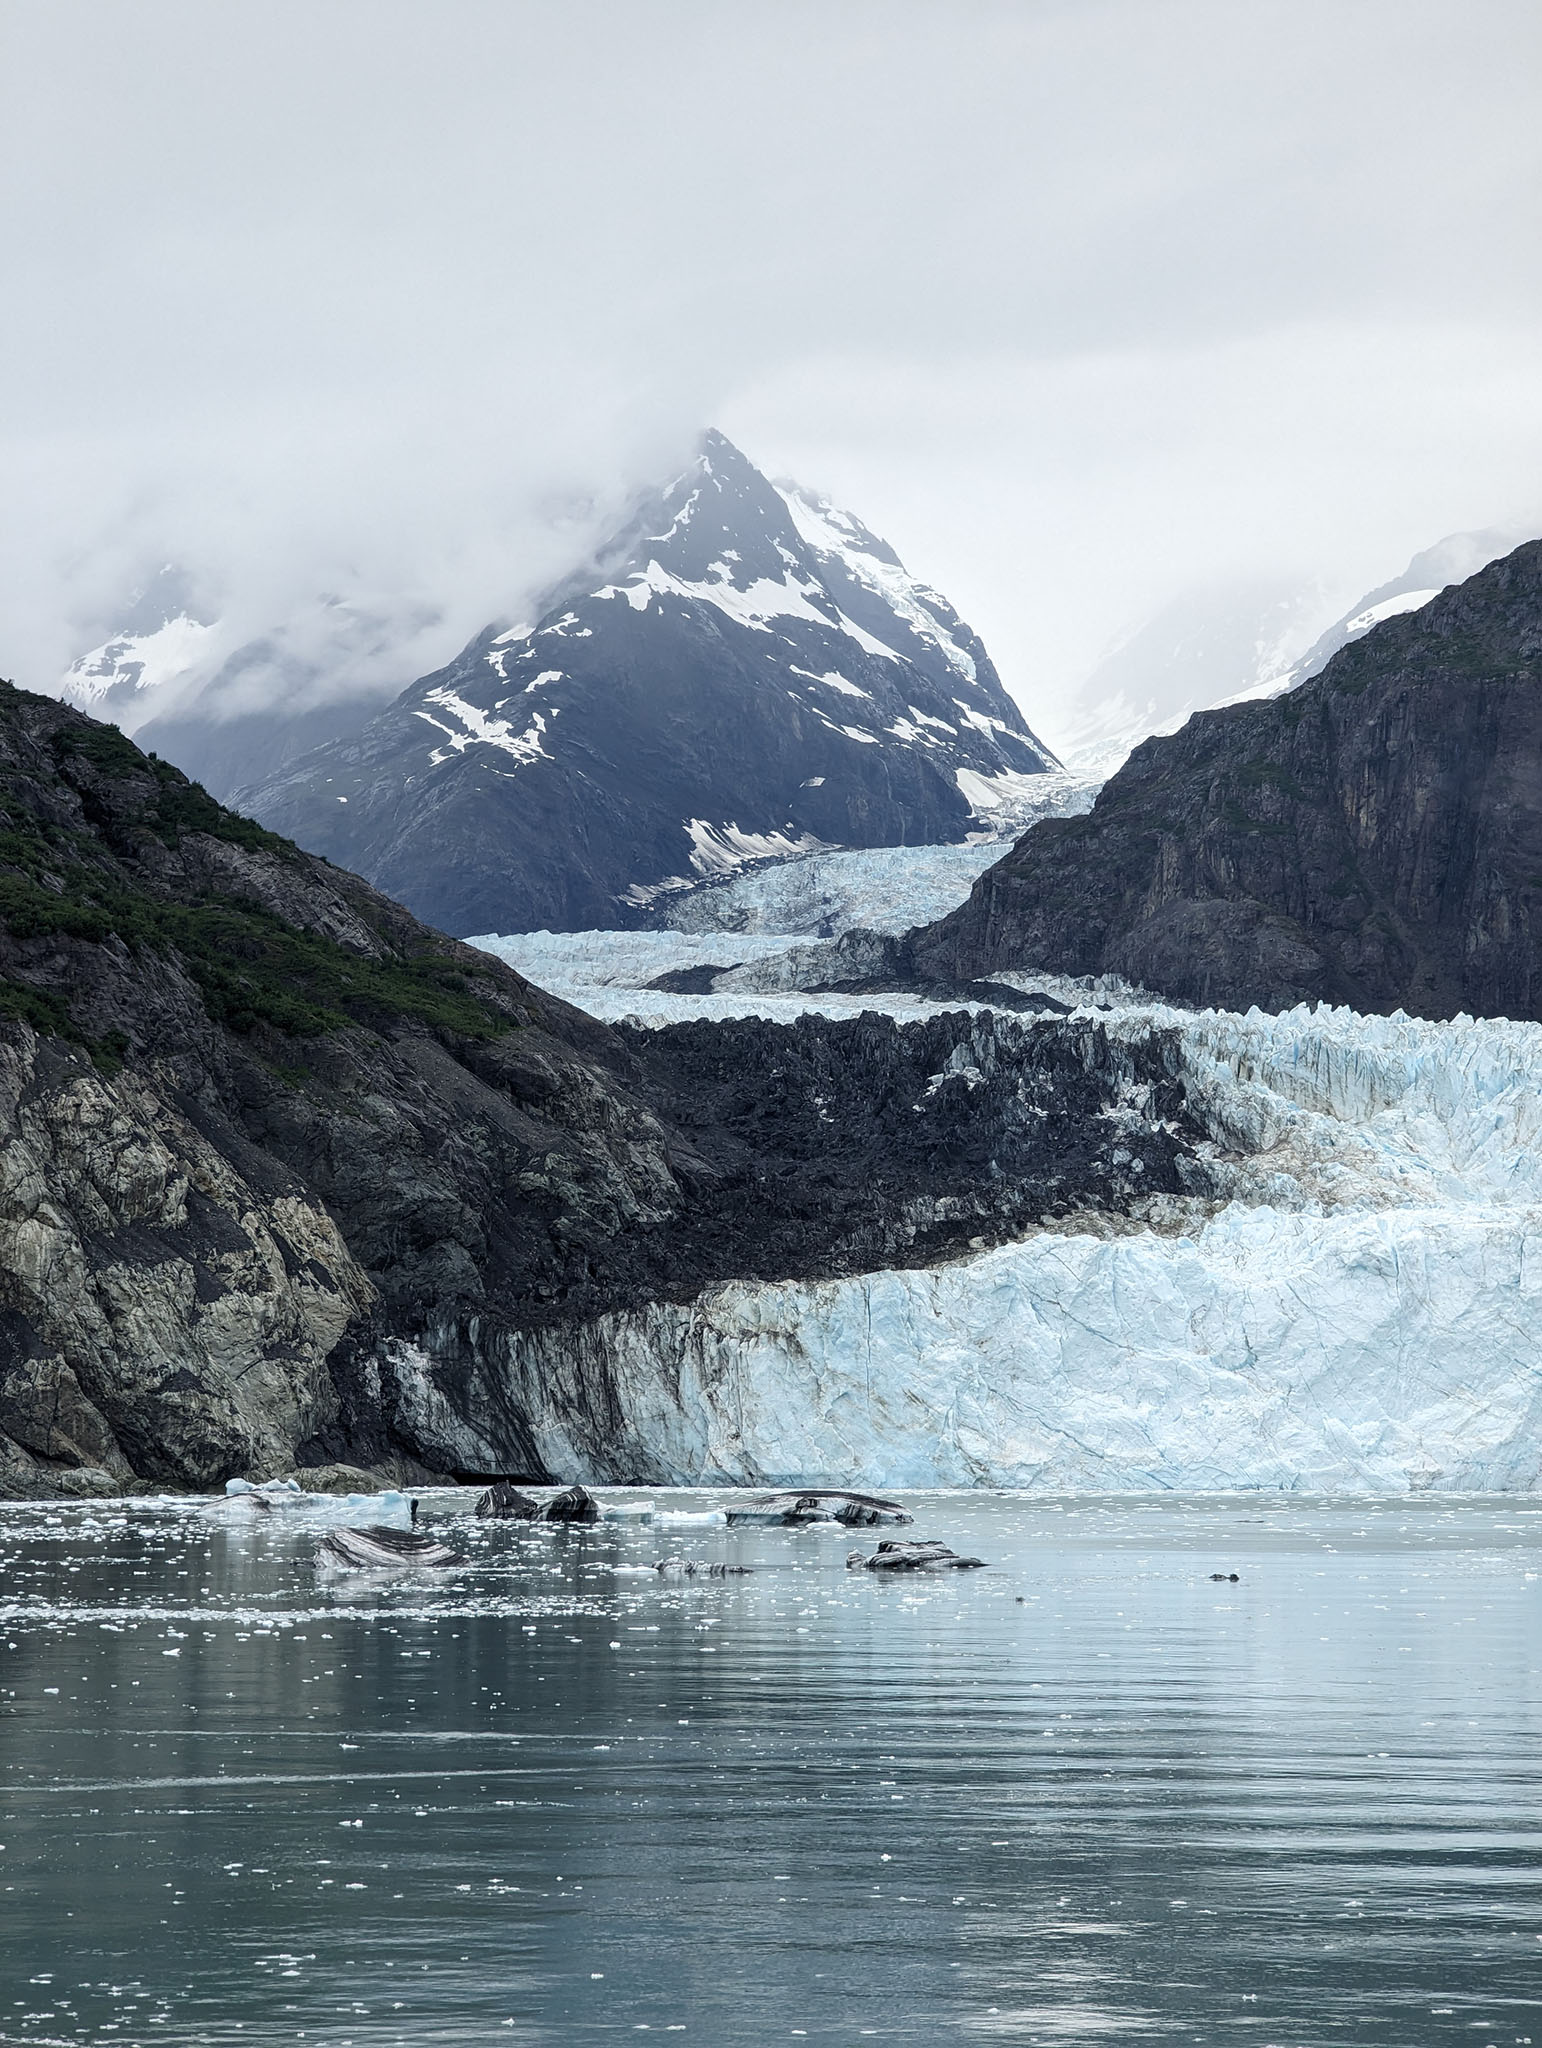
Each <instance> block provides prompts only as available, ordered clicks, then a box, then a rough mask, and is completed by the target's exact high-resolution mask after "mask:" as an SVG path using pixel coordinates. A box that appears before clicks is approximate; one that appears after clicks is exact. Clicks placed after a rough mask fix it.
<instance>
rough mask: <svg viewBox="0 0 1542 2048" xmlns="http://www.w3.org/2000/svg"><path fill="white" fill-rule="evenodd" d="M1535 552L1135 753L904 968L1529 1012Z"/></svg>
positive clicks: (921, 940) (1538, 586) (1537, 978)
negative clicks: (1304, 673) (1051, 974)
mask: <svg viewBox="0 0 1542 2048" xmlns="http://www.w3.org/2000/svg"><path fill="white" fill-rule="evenodd" d="M1539 940H1542V542H1537V541H1533V542H1529V543H1528V544H1527V545H1526V546H1525V547H1522V548H1518V549H1517V550H1516V551H1515V552H1514V553H1513V554H1511V555H1508V556H1506V557H1505V558H1504V559H1503V560H1502V561H1498V562H1493V563H1490V564H1489V566H1488V567H1487V568H1485V569H1483V570H1481V571H1480V572H1479V573H1478V574H1477V575H1476V576H1473V577H1471V578H1470V579H1469V580H1468V581H1467V582H1466V583H1462V584H1459V585H1456V586H1454V587H1453V588H1451V589H1449V590H1446V591H1444V592H1443V593H1442V594H1441V595H1440V596H1439V597H1437V598H1435V599H1434V600H1433V601H1432V602H1431V603H1429V604H1428V605H1426V606H1425V607H1424V608H1423V609H1422V610H1420V611H1418V612H1415V613H1412V614H1410V615H1409V616H1406V617H1400V618H1391V619H1388V620H1386V621H1385V622H1384V623H1383V624H1380V625H1378V626H1376V627H1375V628H1374V629H1373V630H1372V631H1371V632H1369V633H1368V634H1367V635H1366V636H1365V638H1364V639H1362V640H1359V641H1357V642H1355V643H1354V644H1353V645H1351V646H1348V647H1345V648H1344V649H1343V650H1342V651H1341V652H1340V653H1338V654H1337V655H1335V656H1334V658H1333V659H1332V661H1331V662H1330V663H1329V664H1328V666H1327V668H1326V669H1325V670H1324V671H1323V673H1322V675H1321V676H1319V677H1317V678H1316V679H1315V680H1314V681H1312V682H1310V683H1306V684H1304V685H1303V686H1302V687H1301V688H1300V689H1298V690H1295V691H1293V692H1291V693H1290V694H1289V695H1288V696H1285V697H1280V698H1276V699H1273V700H1270V701H1268V702H1264V703H1252V704H1240V705H1236V706H1233V707H1231V708H1229V709H1226V710H1219V711H1208V712H1202V713H1199V714H1198V715H1196V716H1195V717H1193V718H1191V719H1190V720H1189V722H1188V724H1187V725H1186V726H1184V728H1183V730H1182V731H1181V732H1179V733H1176V734H1174V735H1173V736H1172V737H1170V738H1166V739H1152V740H1147V741H1146V742H1145V743H1144V745H1142V746H1140V747H1138V748H1137V749H1136V751H1135V752H1134V754H1132V755H1131V757H1130V759H1129V761H1128V763H1127V764H1126V766H1125V767H1124V768H1123V769H1122V770H1121V771H1120V773H1119V774H1118V775H1116V776H1115V777H1114V778H1113V779H1112V781H1110V782H1109V783H1108V784H1107V785H1106V786H1105V788H1104V790H1103V792H1102V794H1101V795H1100V797H1099V798H1098V801H1097V803H1096V805H1095V806H1094V808H1093V810H1092V811H1091V813H1090V814H1089V815H1088V816H1087V817H1084V818H1075V819H1069V820H1056V821H1050V822H1045V823H1042V824H1039V825H1036V826H1034V827H1033V828H1032V829H1031V830H1030V831H1028V832H1027V833H1026V834H1025V835H1024V836H1023V837H1022V839H1020V840H1019V841H1018V843H1017V845H1016V846H1015V847H1014V848H1013V850H1012V852H1011V853H1010V854H1008V855H1007V857H1006V858H1005V859H1004V860H1003V861H1001V862H1000V863H999V864H998V865H997V866H996V867H994V868H991V869H990V870H989V871H988V872H987V873H986V874H984V875H983V876H981V878H980V880H979V881H978V882H977V883H976V884H975V886H974V889H973V891H972V892H971V894H970V897H969V900H968V901H967V902H966V903H965V904H963V905H962V906H961V907H960V908H959V909H958V910H956V911H954V912H952V913H951V914H950V915H949V916H948V917H945V918H943V919H942V920H941V921H940V922H939V923H937V924H934V925H931V926H928V927H926V928H924V929H923V930H921V931H919V932H917V933H916V934H915V935H914V937H913V939H912V941H911V946H910V951H911V954H912V956H913V959H914V962H915V964H916V966H917V967H918V968H919V970H920V971H921V973H922V974H923V976H925V975H930V976H933V977H937V978H942V979H946V980H954V981H957V980H969V979H972V978H974V977H976V976H979V975H982V974H989V973H993V972H1000V971H1001V970H1002V969H1005V968H1017V967H1026V968H1045V969H1050V970H1054V971H1058V972H1061V973H1066V974H1103V973H1109V974H1120V975H1124V976H1126V977H1128V978H1129V979H1130V980H1132V981H1135V982H1138V983H1141V984H1143V985H1144V986H1145V987H1147V988H1151V989H1156V990H1160V991H1161V992H1162V993H1164V994H1166V995H1169V996H1173V997H1176V998H1178V999H1179V1000H1181V1001H1188V1002H1196V1003H1207V1004H1215V1005H1217V1006H1220V1007H1225V1008H1234V1009H1246V1008H1247V1007H1248V1006H1249V1005H1250V1004H1254V1003H1256V1004H1258V1005H1259V1006H1260V1007H1261V1008H1264V1009H1270V1010H1279V1009H1282V1008H1285V1007H1287V1006H1289V1005H1291V1004H1293V1003H1296V1002H1298V1001H1303V1000H1304V1001H1312V1000H1316V999H1326V1000H1328V1001H1331V1002H1337V1003H1347V1004H1349V1005H1351V1006H1352V1007H1353V1008H1355V1009H1357V1010H1363V1011H1391V1010H1393V1009H1395V1008H1402V1009H1404V1010H1406V1011H1408V1012H1409V1013H1410V1014H1413V1015H1416V1016H1421V1017H1431V1018H1441V1017H1450V1016H1453V1015H1455V1014H1457V1013H1458V1012H1461V1011H1466V1012H1469V1013H1471V1014H1474V1015H1487V1016H1494V1015H1505V1016H1510V1017H1515V1018H1537V1017H1542V958H1539V952H1538V945H1539Z"/></svg>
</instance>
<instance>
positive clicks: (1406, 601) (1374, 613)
mask: <svg viewBox="0 0 1542 2048" xmlns="http://www.w3.org/2000/svg"><path fill="white" fill-rule="evenodd" d="M1439 595H1440V592H1439V591H1438V590H1402V591H1399V592H1398V594H1397V596H1396V597H1384V598H1383V599H1382V600H1381V602H1380V603H1379V604H1368V605H1367V606H1366V607H1365V609H1364V611H1359V612H1356V613H1355V615H1354V617H1353V618H1352V619H1350V620H1348V621H1346V623H1345V627H1344V630H1345V632H1346V633H1352V634H1354V635H1355V636H1356V637H1357V638H1358V636H1359V635H1360V634H1361V633H1369V631H1370V630H1371V628H1372V626H1379V625H1380V624H1381V622H1382V620H1383V619H1398V618H1401V617H1402V616H1403V614H1404V612H1422V611H1423V609H1424V607H1425V606H1426V605H1427V604H1428V603H1429V601H1430V599H1431V598H1433V597H1439ZM1303 680H1304V678H1303Z"/></svg>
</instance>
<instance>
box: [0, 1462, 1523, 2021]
mask: <svg viewBox="0 0 1542 2048" xmlns="http://www.w3.org/2000/svg"><path fill="white" fill-rule="evenodd" d="M470 1498H471V1497H470V1496H469V1495H465V1496H460V1497H458V1499H456V1500H455V1501H454V1502H453V1503H452V1499H451V1497H450V1496H447V1495H428V1496H425V1506H426V1508H427V1510H428V1513H429V1515H430V1517H431V1519H433V1520H435V1521H439V1520H441V1519H442V1523H443V1526H444V1527H446V1528H448V1529H449V1530H450V1531H451V1536H452V1540H453V1541H454V1542H456V1543H457V1544H459V1545H461V1546H462V1547H463V1548H464V1550H465V1552H466V1556H467V1559H468V1563H467V1566H466V1568H465V1569H464V1570H462V1571H461V1572H459V1573H457V1574H456V1575H455V1576H453V1577H450V1578H440V1579H435V1580H431V1581H430V1580H426V1579H407V1578H395V1579H391V1580H388V1581H385V1582H383V1583H372V1584H366V1583H365V1582H364V1581H363V1580H361V1579H358V1578H355V1579H354V1580H352V1581H351V1582H350V1581H327V1580H325V1579H324V1578H322V1577H321V1576H320V1575H319V1574H318V1572H317V1569H316V1566H315V1562H314V1552H315V1538H314V1536H313V1535H310V1534H306V1533H304V1532H302V1531H300V1530H297V1529H294V1528H290V1527H288V1526H286V1525H284V1524H282V1523H281V1522H280V1521H279V1520H278V1518H274V1519H273V1521H271V1522H269V1523H268V1524H266V1525H264V1526H260V1527H258V1526H245V1525H237V1524H234V1523H232V1522H230V1521H228V1520H224V1519H221V1518H220V1517H219V1516H218V1515H211V1514H210V1513H209V1512H207V1511H200V1510H196V1509H193V1508H190V1507H188V1506H185V1505H183V1506H168V1505H166V1504H161V1505H158V1506H157V1505H148V1504H146V1505H129V1506H121V1507H120V1506H118V1505H110V1506H106V1507H103V1506H95V1507H80V1508H69V1507H67V1508H39V1507H15V1506H12V1507H8V1508H5V1509H3V1510H0V1617H3V1621H4V1627H3V1628H0V1765H3V1779H0V1783H3V1790H0V1814H3V1819H0V1841H3V1843H4V1848H3V1850H0V1945H3V1965H0V2040H3V2041H7V2042H11V2041H28V2042H33V2043H37V2042H67V2043H70V2044H77V2043H81V2042H88V2043H96V2042H101V2043H106V2042H119V2043H124V2042H145V2043H150V2042H177V2043H221V2044H225V2043H235V2042H243V2043H253V2042H264V2043H266V2042H289V2041H298V2040H304V2041H307V2042H310V2043H325V2044H340V2048H347V2044H350V2043H351V2044H355V2048H366V2044H369V2048H375V2044H384V2043H396V2042H410V2043H413V2044H421V2043H455V2044H459V2043H483V2042H485V2043H489V2044H496V2043H509V2042H529V2043H540V2044H543V2048H544V2044H547V2043H553V2044H554V2043H559V2042H560V2043H584V2042H599V2041H605V2042H609V2041H612V2040H617V2039H620V2038H622V2037H625V2038H628V2039H631V2038H634V2037H636V2036H639V2035H640V2034H641V2033H643V2032H648V2033H650V2034H653V2035H658V2036H666V2035H667V2036H670V2037H674V2036H678V2037H679V2038H681V2040H682V2041H684V2042H686V2043H691V2042H694V2043H697V2044H734V2048H738V2044H760V2043H770V2042H786V2041H789V2040H795V2039H807V2040H809V2041H822V2042H826V2043H855V2042H859V2041H867V2040H873V2041H884V2042H906V2043H910V2042H938V2041H950V2040H957V2039H965V2040H967V2039H970V2038H977V2037H978V2038H983V2039H986V2040H997V2041H1009V2042H1024V2043H1033V2042H1041V2043H1045V2044H1056V2048H1065V2044H1073V2043H1100V2044H1102V2043H1107V2042H1109V2041H1115V2040H1119V2039H1121V2038H1128V2039H1129V2040H1131V2041H1133V2042H1140V2043H1153V2044H1166V2043H1178V2042H1182V2043H1186V2044H1187V2043H1196V2042H1199V2043H1227V2044H1233V2043H1249V2044H1251V2043H1256V2044H1258V2048H1268V2044H1274V2048H1317V2044H1329V2043H1335V2044H1336V2043H1341V2042H1346V2041H1353V2042H1356V2043H1387V2044H1396V2048H1405V2044H1424V2043H1445V2042H1451V2043H1456V2042H1461V2043H1473V2044H1477V2048H1483V2044H1487V2043H1492V2044H1496V2048H1501V2044H1502V2048H1513V2044H1516V2043H1526V2042H1529V2041H1532V2040H1533V2039H1535V2040H1536V2041H1538V2042H1542V1742H1539V1738H1542V1626H1539V1625H1542V1593H1539V1585H1542V1582H1539V1580H1538V1576H1537V1574H1538V1571H1539V1569H1542V1503H1539V1504H1532V1503H1529V1502H1524V1501H1517V1502H1505V1501H1487V1502H1471V1501H1457V1500H1449V1499H1445V1500H1442V1499H1435V1498H1427V1497H1426V1498H1422V1499H1419V1500H1415V1501H1404V1500H1399V1501H1395V1502H1385V1501H1380V1502H1364V1501H1349V1502H1344V1501H1339V1502H1331V1503H1330V1502H1322V1501H1280V1500H1277V1499H1274V1498H1258V1497H1250V1498H1248V1499H1245V1500H1240V1499H1231V1500H1181V1499H1164V1500H1161V1501H1159V1502H1157V1501H1137V1500H1128V1499H1125V1500H1117V1501H1114V1500H1102V1501H1096V1500H1079V1501H1055V1500H1048V1499H1043V1498H1037V1497H1031V1496H1021V1495H1017V1496H1001V1495H988V1496H980V1495H969V1496H961V1495H956V1494H955V1495H919V1496H910V1497H909V1499H910V1503H911V1505H912V1506H913V1507H914V1508H915V1510H916V1516H917V1527H916V1531H915V1533H917V1534H921V1535H927V1536H940V1537H942V1538H943V1539H944V1540H946V1541H948V1542H951V1543H952V1544H953V1545H954V1546H955V1548H957V1549H959V1550H967V1551H971V1552H974V1553H977V1554H978V1555H980V1556H982V1557H985V1558H986V1559H988V1560H989V1561H990V1565H991V1569H989V1570H988V1571H982V1572H974V1573H961V1574H957V1575H952V1574H950V1575H948V1576H946V1577H939V1578H928V1579H926V1580H924V1581H920V1582H916V1581H911V1582H909V1583H883V1582H878V1581H876V1580H875V1577H874V1576H873V1575H871V1574H862V1573H855V1572H848V1571H847V1570H846V1569H845V1565H844V1560H845V1553H846V1551H847V1549H848V1547H850V1545H851V1544H852V1543H853V1542H854V1541H856V1540H857V1539H855V1538H853V1537H851V1536H849V1535H848V1534H847V1532H845V1531H841V1532H834V1531H816V1530H810V1531H804V1532H792V1531H783V1530H746V1531H739V1530H731V1531H730V1530H725V1529H723V1528H721V1527H707V1528H701V1529H697V1528H687V1529H676V1530H661V1529H658V1528H649V1527H646V1526H643V1527H636V1526H630V1527H628V1526H621V1525H604V1526H601V1527H600V1528H598V1529H588V1530H580V1529H528V1528H510V1527H488V1526H486V1525H478V1524H476V1523H475V1522H474V1521H472V1520H470V1519H469V1518H467V1516H466V1514H465V1510H466V1507H467V1505H468V1503H469V1500H470ZM655 1498H656V1499H658V1500H659V1502H660V1505H665V1504H667V1505H670V1506H704V1505H707V1504H709V1503H710V1502H711V1501H713V1500H717V1499H721V1498H722V1496H706V1495H692V1496H688V1497H687V1496H672V1497H666V1496H662V1495H656V1496H655ZM452 1506H453V1509H454V1513H453V1519H451V1515H452ZM872 1540H873V1539H871V1538H869V1539H868V1541H867V1547H868V1548H871V1544H872ZM669 1555H694V1556H697V1557H701V1558H704V1559H726V1560H729V1561H732V1562H735V1563H740V1564H748V1565H752V1566H753V1567H754V1575H753V1576H752V1577H747V1578H741V1579H733V1580H727V1581H710V1582H702V1581H687V1582H684V1583H681V1582H678V1581H673V1580H660V1579H659V1578H658V1576H657V1575H656V1574H653V1573H641V1572H639V1571H638V1570H637V1567H639V1566H645V1565H648V1564H650V1563H651V1562H653V1561H654V1560H655V1559H657V1558H659V1557H663V1556H669ZM628 1567H629V1568H631V1569H630V1570H628V1569H618V1568H628ZM1213 1571H1224V1572H1227V1573H1230V1572H1232V1571H1235V1572H1237V1573H1239V1574H1240V1578H1239V1582H1238V1583H1237V1584H1235V1585H1233V1584H1231V1583H1229V1582H1226V1583H1220V1584H1217V1583H1215V1582H1214V1581H1212V1579H1211V1577H1210V1574H1211V1572H1213Z"/></svg>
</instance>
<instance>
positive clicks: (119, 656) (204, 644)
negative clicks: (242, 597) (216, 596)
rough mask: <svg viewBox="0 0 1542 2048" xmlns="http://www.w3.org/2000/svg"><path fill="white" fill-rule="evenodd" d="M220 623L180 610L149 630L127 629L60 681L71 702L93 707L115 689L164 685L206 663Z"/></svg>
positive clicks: (122, 691)
mask: <svg viewBox="0 0 1542 2048" xmlns="http://www.w3.org/2000/svg"><path fill="white" fill-rule="evenodd" d="M218 637H219V635H218V628H217V627H214V626H207V625H205V624H204V623H203V622H202V621H201V620H199V619H195V618H192V617H190V616H189V614H188V613H187V612H178V613H177V615H176V616H175V617H174V618H170V619H166V620H164V621H163V622H162V623H161V624H160V625H158V626H156V627H153V628H152V629H151V630H150V631H148V632H144V633H123V634H119V635H117V636H116V637H115V638H113V639H111V640H107V641H104V642H103V643H102V645H101V646H100V647H93V648H92V649H91V651H90V653H89V654H83V655H81V657H80V658H79V660H78V661H74V662H71V664H70V666H69V669H68V671H67V672H66V674H65V677H64V681H63V683H62V685H61V686H60V690H59V695H60V696H61V697H62V698H63V699H64V701H65V703H66V704H74V705H75V706H77V708H78V709H80V710H81V711H94V710H95V709H96V708H97V707H98V706H99V705H100V704H101V703H102V702H103V700H104V699H105V698H106V697H107V696H108V695H109V693H111V692H114V691H115V692H117V694H118V696H119V697H120V698H121V697H122V696H123V695H125V694H126V693H127V692H130V691H132V692H133V693H134V694H135V695H136V696H137V695H139V694H141V693H143V692H146V691H157V690H165V689H166V688H167V687H168V686H169V685H170V684H172V683H175V682H178V681H180V680H181V679H182V678H183V677H185V676H188V675H191V674H193V673H194V672H195V671H196V670H197V669H198V668H199V667H200V666H201V665H202V664H204V663H205V662H206V661H207V660H208V658H209V655H210V653H211V652H212V650H213V647H214V645H215V644H216V643H217V640H218Z"/></svg>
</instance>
